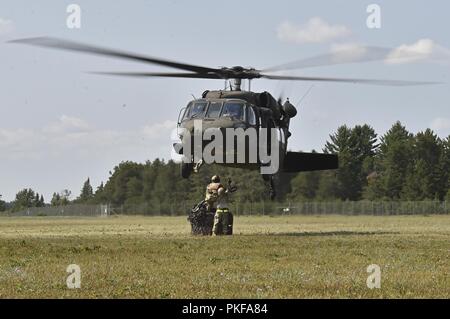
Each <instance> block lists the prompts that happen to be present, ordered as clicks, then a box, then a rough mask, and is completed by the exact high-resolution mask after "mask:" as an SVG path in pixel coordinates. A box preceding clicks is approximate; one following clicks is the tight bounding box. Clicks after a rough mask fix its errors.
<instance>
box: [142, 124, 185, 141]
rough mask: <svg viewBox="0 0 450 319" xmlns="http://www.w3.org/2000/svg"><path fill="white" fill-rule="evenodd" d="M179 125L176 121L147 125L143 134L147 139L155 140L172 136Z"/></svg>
mask: <svg viewBox="0 0 450 319" xmlns="http://www.w3.org/2000/svg"><path fill="white" fill-rule="evenodd" d="M176 125H177V123H176V122H175V121H170V120H167V121H164V122H162V123H158V124H153V125H146V126H144V128H143V129H142V132H143V133H144V135H145V136H146V137H147V138H151V139H155V138H160V137H162V136H169V137H170V136H171V133H172V131H173V130H174V129H175V128H176Z"/></svg>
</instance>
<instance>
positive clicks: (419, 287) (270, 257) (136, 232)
mask: <svg viewBox="0 0 450 319" xmlns="http://www.w3.org/2000/svg"><path fill="white" fill-rule="evenodd" d="M189 230H190V228H189V224H188V223H187V221H186V218H185V217H109V218H49V217H37V218H7V217H5V218H0V297H1V298H23V297H24V298H40V297H43V298H103V297H106V298H131V297H137V298H424V297H428V298H449V297H450V274H449V272H450V216H384V217H381V216H379V217H378V216H282V217H269V216H252V217H236V218H235V235H234V236H232V237H193V236H191V235H190V234H189ZM69 264H77V265H79V266H80V267H81V272H82V273H81V276H82V278H81V289H74V290H72V289H68V288H67V286H66V278H67V276H68V273H66V268H67V266H68V265H69ZM370 264H377V265H379V266H380V267H381V288H380V289H369V288H368V287H367V285H366V280H367V277H368V275H369V274H368V273H367V266H369V265H370Z"/></svg>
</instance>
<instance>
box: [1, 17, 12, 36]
mask: <svg viewBox="0 0 450 319" xmlns="http://www.w3.org/2000/svg"><path fill="white" fill-rule="evenodd" d="M13 28H14V26H13V23H12V21H11V20H6V19H2V18H0V35H4V34H7V33H10V32H11V31H12V30H13Z"/></svg>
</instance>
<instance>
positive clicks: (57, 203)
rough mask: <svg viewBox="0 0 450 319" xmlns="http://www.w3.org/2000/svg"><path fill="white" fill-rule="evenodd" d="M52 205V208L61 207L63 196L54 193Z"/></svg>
mask: <svg viewBox="0 0 450 319" xmlns="http://www.w3.org/2000/svg"><path fill="white" fill-rule="evenodd" d="M50 204H51V205H52V206H61V195H59V193H53V197H52V200H51V202H50Z"/></svg>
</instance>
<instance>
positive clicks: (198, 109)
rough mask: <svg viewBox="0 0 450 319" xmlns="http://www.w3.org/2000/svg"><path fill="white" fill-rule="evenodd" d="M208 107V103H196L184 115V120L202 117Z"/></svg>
mask: <svg viewBox="0 0 450 319" xmlns="http://www.w3.org/2000/svg"><path fill="white" fill-rule="evenodd" d="M206 105H208V103H207V102H195V103H193V104H191V105H189V106H188V108H187V109H186V113H185V114H184V119H192V118H196V117H201V116H202V115H203V113H205V109H206Z"/></svg>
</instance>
